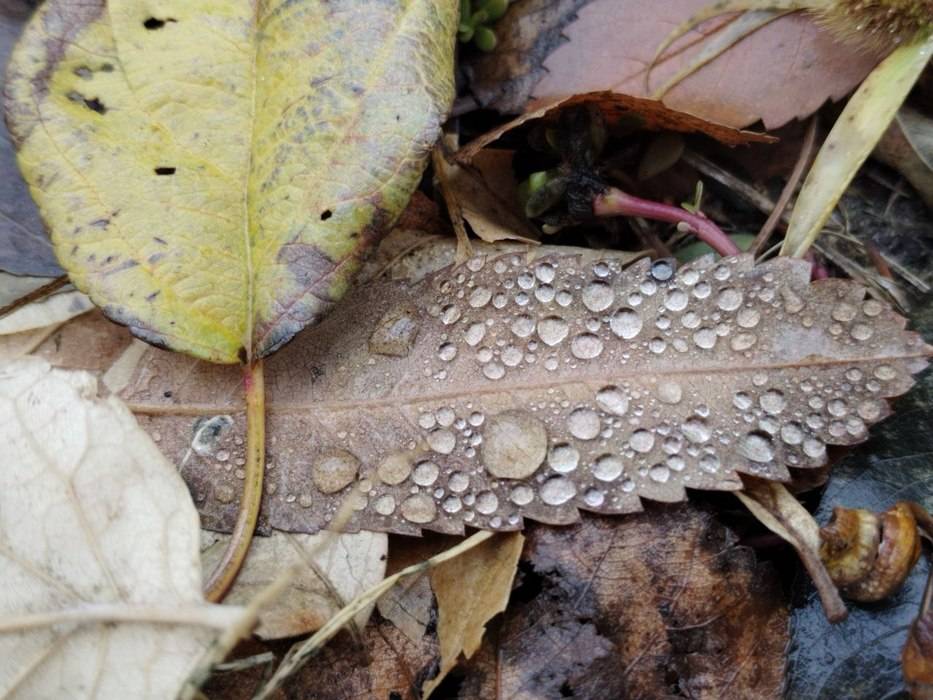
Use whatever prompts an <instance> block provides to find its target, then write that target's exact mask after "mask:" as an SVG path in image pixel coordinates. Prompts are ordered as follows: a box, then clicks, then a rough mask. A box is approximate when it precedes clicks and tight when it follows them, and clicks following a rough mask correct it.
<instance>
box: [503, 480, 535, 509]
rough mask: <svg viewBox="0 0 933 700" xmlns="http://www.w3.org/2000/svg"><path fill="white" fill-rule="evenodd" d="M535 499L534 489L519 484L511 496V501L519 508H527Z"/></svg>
mask: <svg viewBox="0 0 933 700" xmlns="http://www.w3.org/2000/svg"><path fill="white" fill-rule="evenodd" d="M534 498H535V492H534V489H533V488H531V487H530V486H527V485H525V484H519V485H518V486H516V487H515V488H514V489H512V493H510V494H509V500H510V501H512V503H514V504H515V505H517V506H527V505H528V504H529V503H531V502H532V501H533V500H534Z"/></svg>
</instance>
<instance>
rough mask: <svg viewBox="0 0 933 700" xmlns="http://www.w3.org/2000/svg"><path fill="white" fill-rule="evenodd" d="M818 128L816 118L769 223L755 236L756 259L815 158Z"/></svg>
mask: <svg viewBox="0 0 933 700" xmlns="http://www.w3.org/2000/svg"><path fill="white" fill-rule="evenodd" d="M816 126H817V118H816V117H815V116H814V117H813V118H812V119H811V120H810V123H809V125H808V126H807V131H806V133H805V134H804V137H803V145H802V146H801V147H800V154H799V155H798V156H797V162H796V163H794V169H793V170H792V171H791V174H790V177H789V178H787V182H786V183H785V184H784V189H783V190H781V196H780V197H778V200H777V202H776V203H775V205H774V208H773V209H772V210H771V213H770V214H769V215H768V219H767V221H765V223H764V226H762V227H761V230H760V231H759V232H758V235H757V236H755V240H754V242H752V247H751V248H749V251H750V252H751V253H752V255H754V256H755V257H756V258H757V257H758V253H759V251H760V250H761V249H762V248H763V247H764V246H765V244H766V243H767V242H768V239H769V238H770V237H771V234H772V233H773V232H774V229H775V228H777V225H778V222H780V221H781V220H782V218H783V217H784V210H785V209H787V205H788V204H789V203H790V200H791V197H793V196H794V192H796V191H797V185H799V184H800V180H801V179H802V178H803V174H804V173H805V172H806V170H807V166H808V165H809V164H810V159H811V158H812V157H813V146H814V144H815V143H816Z"/></svg>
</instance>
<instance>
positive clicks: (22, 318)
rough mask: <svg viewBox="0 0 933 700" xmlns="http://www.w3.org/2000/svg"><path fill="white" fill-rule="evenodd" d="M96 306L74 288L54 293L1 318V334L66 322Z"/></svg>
mask: <svg viewBox="0 0 933 700" xmlns="http://www.w3.org/2000/svg"><path fill="white" fill-rule="evenodd" d="M92 308H94V305H93V304H91V300H90V299H88V298H87V296H85V295H84V294H82V293H81V292H77V291H74V290H71V291H66V292H59V293H57V294H52V295H51V296H49V297H46V298H45V299H41V300H39V301H34V302H31V303H29V304H26V305H25V306H23V307H21V308H19V309H17V310H16V311H14V312H12V313H11V314H9V315H7V316H3V317H2V318H0V335H10V334H12V333H22V332H24V331H32V330H36V329H39V328H45V327H47V326H54V325H57V324H59V323H64V322H65V321H67V320H68V319H71V318H74V317H75V316H80V315H81V314H83V313H85V312H87V311H90V310H91V309H92Z"/></svg>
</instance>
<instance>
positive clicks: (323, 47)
mask: <svg viewBox="0 0 933 700" xmlns="http://www.w3.org/2000/svg"><path fill="white" fill-rule="evenodd" d="M458 8H459V3H458V2H456V0H443V1H442V2H429V1H428V0H408V1H407V2H398V3H389V4H383V3H370V2H363V1H361V0H339V1H337V2H323V1H321V0H291V1H289V0H264V1H263V2H251V1H249V0H166V1H165V2H159V3H157V4H156V3H151V2H146V1H144V0H110V1H109V2H107V3H106V4H105V3H104V1H103V0H91V1H89V2H82V3H76V2H72V1H70V0H49V1H48V2H46V3H45V4H44V5H43V6H42V8H41V9H40V10H39V12H38V13H37V16H36V17H34V18H33V20H32V22H31V23H30V24H29V25H28V26H27V28H26V30H25V32H24V34H23V37H22V39H21V41H20V43H19V45H18V46H17V48H16V50H15V51H14V54H13V58H12V59H11V63H10V68H9V75H8V81H7V86H6V89H7V93H8V99H7V105H6V108H7V120H8V122H9V123H10V126H11V131H12V134H13V137H14V141H15V143H16V145H17V147H18V150H19V162H20V167H21V169H22V171H23V174H24V175H25V178H26V180H27V182H28V183H29V185H30V187H31V190H32V194H33V196H34V197H35V199H36V200H37V202H38V204H39V208H40V211H41V213H42V215H43V218H44V219H45V220H46V222H48V224H49V226H50V228H51V230H52V237H53V242H54V244H55V250H56V253H57V255H58V258H59V261H60V262H61V264H62V265H63V266H64V267H65V268H66V270H67V271H68V273H69V274H70V276H71V278H72V280H73V281H74V283H75V286H77V287H78V288H79V289H81V290H82V291H84V292H86V293H88V294H89V295H90V296H91V298H92V300H93V301H94V302H95V303H97V304H98V305H99V306H101V307H103V309H104V311H105V313H106V314H107V315H108V316H109V317H110V318H111V319H113V320H115V321H118V322H120V323H124V324H126V325H127V326H129V327H130V329H131V331H132V332H133V333H134V334H135V335H137V336H138V337H140V338H142V339H144V340H146V341H148V342H151V343H153V344H156V345H162V346H166V347H169V348H171V349H174V350H179V351H182V352H186V353H189V354H191V355H195V356H197V357H200V358H203V359H207V360H211V361H214V362H227V363H229V362H235V361H237V359H238V358H239V359H241V360H242V359H246V358H248V357H254V358H255V357H262V356H265V355H268V354H269V353H271V352H273V351H274V350H276V349H277V348H278V347H280V346H281V345H282V344H284V343H285V342H287V341H288V340H289V339H290V338H291V337H292V336H294V334H295V333H297V332H298V331H299V330H301V329H302V328H303V327H304V326H306V325H308V324H309V323H313V322H315V321H317V320H318V319H320V318H321V316H322V315H323V314H325V313H326V312H327V311H328V310H329V309H330V308H331V307H332V306H333V305H334V303H335V302H336V301H337V300H338V299H339V298H340V297H341V296H342V295H343V293H344V292H345V291H346V289H347V288H348V287H349V285H350V284H351V282H352V279H353V276H354V274H355V272H356V269H357V267H358V266H359V262H360V258H361V256H362V255H363V254H364V253H365V252H366V251H367V250H368V249H369V248H370V247H371V246H372V245H373V243H374V242H375V241H376V240H377V239H378V237H379V236H380V235H381V233H382V232H383V231H384V230H385V229H386V228H387V227H388V226H389V225H390V224H391V223H392V221H393V220H394V219H395V218H396V216H397V215H398V214H399V213H400V211H401V210H402V208H403V207H404V205H405V204H406V202H407V201H408V198H409V196H410V195H411V192H412V191H413V190H414V188H415V187H416V185H417V183H418V180H419V177H420V175H421V172H422V169H423V167H424V164H425V158H426V156H427V153H428V151H429V150H430V148H431V146H432V145H433V143H434V142H435V140H436V138H437V135H438V133H439V128H440V123H441V122H442V121H443V117H444V113H445V112H446V110H447V108H448V106H449V103H450V101H451V100H452V97H453V50H454V37H455V32H456V26H457V15H458Z"/></svg>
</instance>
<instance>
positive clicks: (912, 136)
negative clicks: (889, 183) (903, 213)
mask: <svg viewBox="0 0 933 700" xmlns="http://www.w3.org/2000/svg"><path fill="white" fill-rule="evenodd" d="M874 155H875V156H876V157H877V158H878V159H879V160H881V162H883V163H885V164H886V165H889V166H891V167H892V168H896V169H897V170H899V171H900V172H901V174H902V175H903V176H904V177H905V178H907V181H908V182H910V184H911V185H913V186H914V189H916V190H917V192H919V193H920V196H921V197H923V201H924V202H926V205H927V206H928V207H930V208H931V209H933V119H931V118H930V117H927V116H925V115H923V114H921V113H920V112H918V111H917V110H915V109H912V108H911V107H907V106H904V107H901V108H900V110H899V111H898V113H897V116H896V117H895V118H894V121H893V122H892V123H891V126H890V127H888V130H887V131H886V132H885V134H884V136H883V137H882V139H881V141H880V142H879V143H878V146H877V147H876V148H875V152H874Z"/></svg>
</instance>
